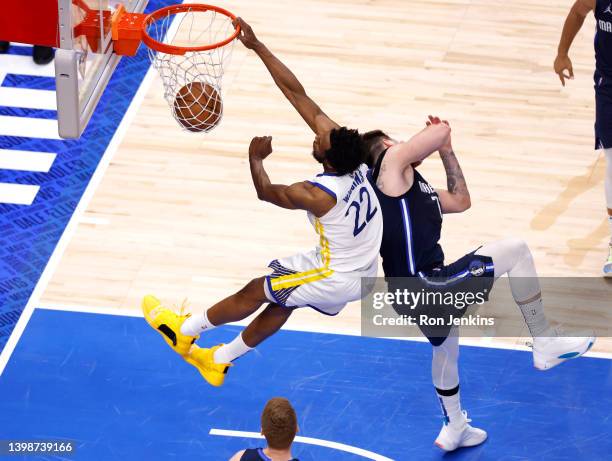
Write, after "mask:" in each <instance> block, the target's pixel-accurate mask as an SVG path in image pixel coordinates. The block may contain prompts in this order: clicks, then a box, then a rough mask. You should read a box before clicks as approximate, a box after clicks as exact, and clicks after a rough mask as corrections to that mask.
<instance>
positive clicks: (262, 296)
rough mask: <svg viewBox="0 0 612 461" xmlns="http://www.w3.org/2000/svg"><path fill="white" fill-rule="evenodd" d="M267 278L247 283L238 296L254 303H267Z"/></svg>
mask: <svg viewBox="0 0 612 461" xmlns="http://www.w3.org/2000/svg"><path fill="white" fill-rule="evenodd" d="M265 281H266V278H265V277H257V278H254V279H253V280H251V281H250V282H249V283H247V284H246V285H245V286H244V287H243V288H242V289H241V290H240V291H238V293H236V294H237V295H238V296H240V297H243V298H245V300H248V301H252V302H265V301H266V300H267V298H266V292H265V290H264V283H265Z"/></svg>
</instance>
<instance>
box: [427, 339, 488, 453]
mask: <svg viewBox="0 0 612 461" xmlns="http://www.w3.org/2000/svg"><path fill="white" fill-rule="evenodd" d="M432 347H433V354H432V361H431V377H432V380H433V384H434V387H435V389H436V394H437V395H438V399H439V401H440V407H441V409H442V415H443V418H444V425H443V426H442V430H441V431H440V433H439V434H438V437H437V438H436V442H435V443H436V445H437V446H438V447H440V448H442V449H443V450H445V451H452V450H455V449H457V448H459V447H469V446H475V445H479V444H481V443H482V442H484V441H485V440H486V438H487V433H486V432H485V431H483V430H482V429H478V428H474V427H471V426H470V425H469V424H468V423H469V421H470V420H468V419H467V414H466V412H464V411H463V410H462V409H461V397H460V394H459V336H458V331H457V328H453V329H452V330H451V332H450V335H449V336H448V337H447V338H446V339H445V340H444V341H443V342H442V343H440V341H438V340H437V338H436V339H435V340H433V342H432Z"/></svg>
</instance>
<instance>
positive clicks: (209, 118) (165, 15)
mask: <svg viewBox="0 0 612 461" xmlns="http://www.w3.org/2000/svg"><path fill="white" fill-rule="evenodd" d="M234 19H236V16H234V15H233V14H232V13H230V12H229V11H227V10H225V9H223V8H220V7H217V6H212V5H204V4H189V3H186V4H179V5H172V6H167V7H165V8H161V9H159V10H157V11H154V12H153V13H151V14H149V15H147V16H145V15H142V14H132V13H127V12H125V11H124V10H122V9H121V8H120V9H118V10H117V11H115V12H114V14H113V18H112V36H113V46H114V48H115V52H116V53H117V54H121V55H133V54H135V52H136V50H137V49H138V45H139V44H140V42H141V41H142V42H143V43H144V44H145V45H146V46H147V47H148V48H149V50H148V51H149V58H150V59H151V63H152V64H153V66H154V67H155V68H156V69H157V71H158V72H159V75H160V77H161V79H162V82H163V85H164V99H166V101H167V102H168V105H169V106H170V108H171V109H172V114H173V116H174V118H175V119H176V120H177V122H179V124H181V125H182V126H183V127H184V128H186V129H187V130H189V131H210V130H212V129H213V128H214V127H215V126H217V124H218V123H219V121H220V120H221V117H222V115H223V104H222V103H221V96H220V94H221V88H222V79H223V72H224V70H225V68H226V67H227V65H228V64H229V61H230V58H231V54H232V50H233V42H234V40H235V39H236V37H237V36H238V34H239V33H240V27H239V26H234V24H233V21H234Z"/></svg>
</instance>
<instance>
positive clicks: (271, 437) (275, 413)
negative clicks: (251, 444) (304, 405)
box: [230, 397, 298, 461]
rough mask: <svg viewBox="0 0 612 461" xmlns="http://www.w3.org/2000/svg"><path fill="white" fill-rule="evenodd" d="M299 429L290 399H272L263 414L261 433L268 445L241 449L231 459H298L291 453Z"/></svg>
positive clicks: (254, 460) (232, 460)
mask: <svg viewBox="0 0 612 461" xmlns="http://www.w3.org/2000/svg"><path fill="white" fill-rule="evenodd" d="M297 431H298V424H297V416H296V414H295V410H294V409H293V407H292V406H291V403H289V400H287V399H284V398H282V397H275V398H273V399H270V400H269V401H268V403H266V406H265V407H264V410H263V413H262V414H261V434H262V435H263V436H264V437H265V439H266V442H267V444H268V446H267V447H266V448H247V449H246V450H241V451H239V452H238V453H236V454H235V455H234V456H232V458H231V459H230V461H298V459H297V458H293V455H292V454H291V444H292V443H293V439H295V434H296V433H297Z"/></svg>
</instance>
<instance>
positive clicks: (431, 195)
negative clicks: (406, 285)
mask: <svg viewBox="0 0 612 461" xmlns="http://www.w3.org/2000/svg"><path fill="white" fill-rule="evenodd" d="M386 153H387V151H385V152H383V153H382V154H381V156H380V157H379V158H378V161H377V162H376V166H375V167H374V169H373V170H372V171H370V172H369V173H368V180H369V181H370V182H371V184H372V187H373V188H374V190H375V191H376V195H377V197H378V201H379V203H380V206H381V209H382V215H383V239H382V244H381V247H380V255H381V257H382V263H383V269H384V271H385V276H387V277H410V276H414V275H416V274H418V273H419V272H420V271H425V272H427V271H429V270H430V269H432V268H434V267H439V266H441V265H442V264H443V263H444V252H443V251H442V247H441V246H440V244H439V243H438V242H439V240H440V232H441V231H442V209H441V207H440V200H439V197H438V194H437V193H436V191H435V190H434V188H433V187H431V186H430V185H429V183H428V182H427V181H426V180H425V179H424V178H423V176H421V174H420V173H419V172H418V171H416V170H414V183H413V184H412V187H411V188H410V190H408V191H407V192H406V193H405V194H403V195H401V196H399V197H389V196H387V195H385V194H383V193H382V192H381V191H380V190H379V189H378V187H376V180H377V178H378V174H379V173H380V166H381V164H382V161H383V158H384V157H385V155H386Z"/></svg>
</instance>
